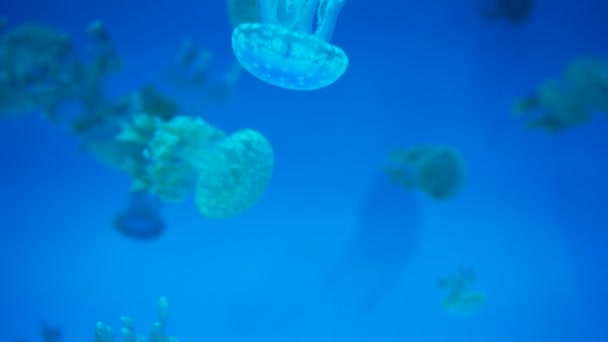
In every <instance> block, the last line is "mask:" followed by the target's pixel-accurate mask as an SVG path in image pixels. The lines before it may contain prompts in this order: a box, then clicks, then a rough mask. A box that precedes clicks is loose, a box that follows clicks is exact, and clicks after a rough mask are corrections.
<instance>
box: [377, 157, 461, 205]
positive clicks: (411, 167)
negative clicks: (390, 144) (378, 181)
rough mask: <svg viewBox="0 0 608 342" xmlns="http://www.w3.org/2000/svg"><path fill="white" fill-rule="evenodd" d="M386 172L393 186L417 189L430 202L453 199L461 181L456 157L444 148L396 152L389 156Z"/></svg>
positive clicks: (459, 159) (458, 158)
mask: <svg viewBox="0 0 608 342" xmlns="http://www.w3.org/2000/svg"><path fill="white" fill-rule="evenodd" d="M386 172H387V173H388V175H389V176H390V178H391V180H392V181H393V182H395V183H396V184H398V185H400V186H402V187H404V188H406V189H408V190H410V189H414V188H418V189H420V190H422V191H424V192H425V193H427V194H428V195H429V196H431V197H432V198H434V199H446V198H449V197H452V196H454V195H455V194H456V193H457V192H458V191H459V190H460V188H461V187H462V184H463V182H464V178H465V170H464V165H463V162H462V158H461V157H460V154H459V153H458V152H457V151H456V150H455V149H453V148H450V147H447V146H418V147H412V148H405V149H404V148H397V149H395V150H393V151H392V152H391V154H390V155H389V158H388V164H387V166H386Z"/></svg>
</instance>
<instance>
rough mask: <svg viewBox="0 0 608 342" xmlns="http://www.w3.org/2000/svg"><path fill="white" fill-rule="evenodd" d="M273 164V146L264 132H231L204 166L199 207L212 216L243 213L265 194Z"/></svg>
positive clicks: (197, 194) (197, 195) (199, 186)
mask: <svg viewBox="0 0 608 342" xmlns="http://www.w3.org/2000/svg"><path fill="white" fill-rule="evenodd" d="M273 166H274V156H273V151H272V146H271V145H270V143H269V142H268V140H267V139H266V138H265V137H264V136H263V135H262V134H261V133H259V132H257V131H254V130H249V129H247V130H241V131H238V132H236V133H234V134H232V135H230V136H229V137H228V138H227V139H225V140H224V141H222V142H221V143H220V144H219V145H218V146H217V148H216V149H215V151H214V152H213V153H212V154H211V155H210V156H209V158H207V159H206V160H205V163H204V164H203V165H202V168H201V173H200V179H199V181H198V184H197V189H196V204H197V206H198V209H199V210H200V211H201V212H202V213H203V214H204V215H205V216H208V217H211V218H229V217H233V216H236V215H238V214H240V213H241V212H243V211H245V210H246V209H248V208H249V207H251V206H252V205H254V204H255V203H256V202H257V201H258V200H259V198H260V197H261V196H262V194H263V193H264V191H265V190H266V188H267V186H268V184H269V183H270V179H271V177H272V170H273Z"/></svg>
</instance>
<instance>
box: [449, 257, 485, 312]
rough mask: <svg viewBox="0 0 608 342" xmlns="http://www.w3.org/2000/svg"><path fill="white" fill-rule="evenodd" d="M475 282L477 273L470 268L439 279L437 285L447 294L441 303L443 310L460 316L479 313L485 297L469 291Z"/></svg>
mask: <svg viewBox="0 0 608 342" xmlns="http://www.w3.org/2000/svg"><path fill="white" fill-rule="evenodd" d="M476 280H477V273H476V272H475V271H474V270H473V269H471V268H462V269H460V270H459V271H458V273H457V274H456V275H453V276H449V277H443V278H439V280H438V281H437V285H438V286H439V288H440V289H442V290H445V291H446V292H447V293H446V295H445V296H444V298H443V300H442V301H441V306H442V308H443V310H444V311H445V312H447V313H449V314H452V315H460V316H468V315H471V314H473V313H475V312H477V311H479V309H481V307H482V306H483V305H484V304H485V302H486V300H487V295H486V294H485V293H484V292H480V291H473V290H471V289H470V287H471V285H472V284H473V283H474V282H475V281H476Z"/></svg>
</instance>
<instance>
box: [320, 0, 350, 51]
mask: <svg viewBox="0 0 608 342" xmlns="http://www.w3.org/2000/svg"><path fill="white" fill-rule="evenodd" d="M344 3H346V0H321V3H320V4H319V7H318V8H317V27H316V28H315V32H314V34H315V36H317V37H319V38H320V39H322V40H324V41H326V42H328V41H330V40H331V36H332V35H333V33H334V27H335V26H336V21H337V20H338V15H339V14H340V11H341V10H342V7H343V6H344Z"/></svg>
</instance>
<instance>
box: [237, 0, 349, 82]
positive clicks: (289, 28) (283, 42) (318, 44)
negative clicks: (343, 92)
mask: <svg viewBox="0 0 608 342" xmlns="http://www.w3.org/2000/svg"><path fill="white" fill-rule="evenodd" d="M345 2H346V0H258V2H257V6H258V13H259V20H260V22H258V23H242V24H240V25H238V26H237V27H236V28H235V29H234V31H233V32H232V50H233V51H234V54H235V55H236V58H237V60H238V61H239V63H240V64H241V65H242V66H243V67H244V68H245V69H246V70H247V71H249V72H250V73H251V74H253V75H254V76H255V77H257V78H259V79H261V80H262V81H264V82H267V83H270V84H272V85H275V86H277V87H281V88H286V89H293V90H316V89H320V88H323V87H327V86H328V85H330V84H332V83H334V82H336V81H337V80H338V79H339V78H340V77H342V75H343V74H344V72H345V71H346V68H347V67H348V57H347V56H346V54H345V53H344V51H343V50H342V49H341V48H339V47H337V46H335V45H332V44H330V43H329V40H330V39H331V36H332V34H333V30H334V25H335V23H336V20H337V18H338V14H339V13H340V10H341V9H342V6H343V5H344V3H345Z"/></svg>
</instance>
